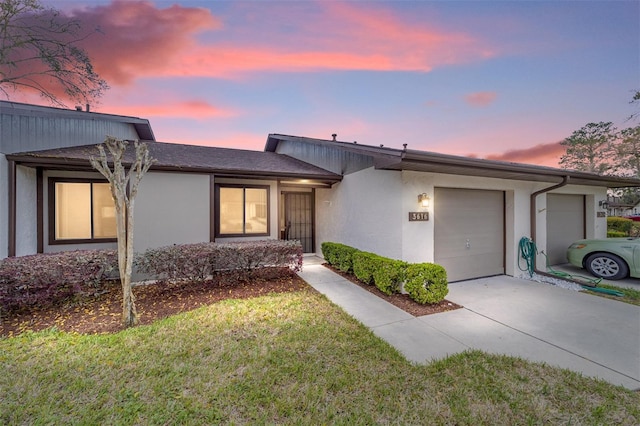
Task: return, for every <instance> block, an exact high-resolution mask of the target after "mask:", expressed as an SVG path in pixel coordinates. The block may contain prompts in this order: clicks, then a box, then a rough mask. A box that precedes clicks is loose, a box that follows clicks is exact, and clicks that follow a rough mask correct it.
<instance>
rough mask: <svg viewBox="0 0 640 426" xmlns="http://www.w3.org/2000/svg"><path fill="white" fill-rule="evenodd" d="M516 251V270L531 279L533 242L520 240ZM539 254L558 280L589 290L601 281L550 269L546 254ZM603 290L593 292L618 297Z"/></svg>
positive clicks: (528, 239)
mask: <svg viewBox="0 0 640 426" xmlns="http://www.w3.org/2000/svg"><path fill="white" fill-rule="evenodd" d="M518 251H519V253H520V257H519V258H518V268H520V270H521V271H527V272H529V276H530V277H533V274H534V273H535V263H534V262H535V256H536V254H537V253H538V249H537V247H536V243H535V241H533V240H532V239H531V238H529V237H522V238H520V243H519V244H518ZM541 253H542V254H543V255H544V257H545V258H546V260H547V261H546V263H547V271H548V273H549V274H551V275H554V276H556V277H558V278H563V279H566V280H569V281H574V282H576V283H578V284H580V285H582V286H583V287H585V286H589V288H590V289H591V288H595V287H596V286H597V285H598V284H600V282H601V281H602V278H589V277H583V276H581V275H572V274H569V273H567V272H562V271H556V270H555V269H553V268H552V267H551V265H549V258H548V256H547V254H546V253H545V252H541ZM522 259H524V261H525V262H526V268H523V267H522ZM603 290H606V289H603V288H599V289H598V290H594V291H598V292H600V293H607V294H613V295H614V296H618V294H614V293H609V291H611V290H609V291H603Z"/></svg>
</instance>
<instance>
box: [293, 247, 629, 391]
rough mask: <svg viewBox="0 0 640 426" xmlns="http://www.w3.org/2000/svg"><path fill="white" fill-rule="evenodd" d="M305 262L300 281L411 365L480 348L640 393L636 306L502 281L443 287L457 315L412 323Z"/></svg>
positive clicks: (501, 278)
mask: <svg viewBox="0 0 640 426" xmlns="http://www.w3.org/2000/svg"><path fill="white" fill-rule="evenodd" d="M315 263H316V264H314V262H313V261H308V260H307V258H305V266H304V268H303V271H302V272H301V273H300V276H301V277H302V278H303V279H304V280H305V281H307V282H308V283H309V284H310V285H312V286H313V287H314V288H316V289H317V290H318V291H320V292H321V293H323V294H325V295H326V296H327V297H328V298H329V299H330V300H332V301H333V302H334V303H336V304H337V305H339V306H341V307H342V308H343V309H344V310H345V311H346V312H347V313H349V314H351V315H352V316H353V317H355V318H356V319H358V320H359V321H361V322H362V323H364V324H365V325H366V326H367V327H369V328H370V329H371V330H373V332H374V333H375V334H376V335H378V336H379V337H381V338H383V339H385V340H386V341H387V342H389V343H390V344H391V345H393V346H394V347H396V348H397V349H398V350H399V351H400V352H401V353H403V354H404V356H405V357H406V358H407V359H409V360H411V361H414V362H419V363H424V362H429V361H431V360H435V359H440V358H444V357H446V356H448V355H453V354H456V353H459V352H463V351H465V350H468V349H480V350H482V351H485V352H488V353H494V354H506V355H512V356H519V357H522V358H525V359H528V360H531V361H536V362H544V363H547V364H549V365H553V366H558V367H562V368H567V369H570V370H573V371H577V372H580V373H582V374H584V375H586V376H591V377H597V378H600V379H604V380H606V381H608V382H610V383H613V384H616V385H622V386H624V387H626V388H629V389H640V307H638V306H634V305H629V304H626V303H622V302H618V301H615V300H609V299H604V298H602V297H598V296H594V295H590V294H585V293H580V292H576V291H573V290H565V289H562V288H559V287H555V286H552V285H550V284H542V283H537V282H533V281H528V280H522V279H518V278H513V277H508V276H497V277H490V278H483V279H477V280H471V281H464V282H458V283H452V284H450V285H449V290H450V291H449V295H448V296H447V299H448V300H450V301H452V302H455V303H457V304H460V305H462V306H464V308H463V309H458V310H455V311H449V312H444V313H440V314H435V315H427V316H423V317H417V318H416V317H413V316H412V315H410V314H408V313H406V312H404V311H402V310H401V309H399V308H396V307H395V306H393V305H391V304H389V303H387V302H385V301H384V300H382V299H380V298H378V297H377V296H375V295H372V294H371V293H369V292H367V291H366V290H363V289H361V288H360V287H358V286H356V285H354V284H352V283H350V282H349V281H347V280H345V279H344V278H342V277H341V276H339V275H337V274H335V273H333V272H331V271H330V270H328V269H327V268H325V267H323V266H321V265H319V264H317V263H318V262H315Z"/></svg>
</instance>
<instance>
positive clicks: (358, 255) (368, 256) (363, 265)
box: [325, 251, 380, 284]
mask: <svg viewBox="0 0 640 426" xmlns="http://www.w3.org/2000/svg"><path fill="white" fill-rule="evenodd" d="M351 258H352V261H353V275H355V276H356V278H357V279H359V280H360V281H362V282H363V283H365V284H372V283H373V273H374V271H375V269H376V267H377V265H378V263H377V262H376V260H377V259H378V258H380V256H378V255H377V254H374V253H369V252H366V251H355V252H354V253H353V254H352V255H351ZM325 259H326V256H325ZM327 262H329V261H328V260H327ZM329 264H331V262H329Z"/></svg>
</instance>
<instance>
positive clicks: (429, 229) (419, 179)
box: [316, 168, 606, 276]
mask: <svg viewBox="0 0 640 426" xmlns="http://www.w3.org/2000/svg"><path fill="white" fill-rule="evenodd" d="M550 186H552V184H548V183H537V182H528V181H513V180H506V179H496V178H480V177H468V176H458V175H446V174H435V173H423V172H413V171H403V172H390V171H384V170H374V169H373V168H370V169H366V170H363V171H361V172H357V173H353V174H351V175H347V176H345V177H344V180H343V181H342V182H341V183H338V184H336V185H334V186H333V188H331V189H318V190H317V191H316V194H317V196H316V216H317V244H316V245H317V252H318V253H319V252H320V244H321V243H322V242H323V241H336V242H341V243H344V244H348V245H351V246H354V247H357V248H359V249H361V250H367V251H372V252H375V253H378V254H381V255H384V256H389V257H393V258H398V259H403V260H406V261H409V262H432V261H433V259H434V217H433V211H434V210H433V209H434V206H435V205H436V203H437V202H438V200H437V199H436V198H435V197H434V188H436V187H441V188H462V189H483V190H497V191H504V193H505V273H506V274H508V275H514V276H519V275H521V274H523V272H522V271H520V269H519V267H518V260H519V259H518V257H519V255H518V246H519V242H520V239H521V238H522V237H529V236H530V232H531V231H530V224H531V223H530V220H529V217H530V195H531V193H533V192H535V191H538V190H541V189H544V188H548V187H550ZM423 192H426V193H427V194H428V195H429V197H431V205H430V207H429V208H422V207H420V206H419V205H418V194H421V193H423ZM554 192H556V193H566V194H582V195H585V199H586V205H587V215H586V228H587V237H588V238H602V237H605V236H606V218H597V217H596V212H597V211H598V203H597V201H598V200H600V199H604V198H605V195H606V189H605V188H598V187H589V186H573V185H570V186H567V187H564V188H561V189H559V190H556V191H554ZM470 208H473V206H470ZM536 209H537V214H536V221H537V222H536V223H537V244H538V249H539V250H546V196H545V195H544V194H543V195H540V196H539V197H538V200H537V206H536ZM415 211H428V212H429V214H430V217H429V220H428V221H420V222H410V221H409V219H408V214H409V212H415ZM538 266H539V268H540V269H544V268H545V263H544V257H540V258H538Z"/></svg>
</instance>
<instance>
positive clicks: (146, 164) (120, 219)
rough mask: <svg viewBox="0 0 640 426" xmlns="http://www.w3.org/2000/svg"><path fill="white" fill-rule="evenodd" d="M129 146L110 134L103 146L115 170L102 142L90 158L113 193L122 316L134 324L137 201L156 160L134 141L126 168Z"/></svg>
mask: <svg viewBox="0 0 640 426" xmlns="http://www.w3.org/2000/svg"><path fill="white" fill-rule="evenodd" d="M128 145H129V143H128V142H127V141H123V140H120V139H116V138H114V137H111V136H107V138H106V140H105V141H104V146H106V147H107V150H108V151H109V154H110V155H111V158H112V161H113V170H111V168H110V167H109V158H108V156H107V153H106V151H105V149H104V147H103V146H102V145H98V153H99V156H98V157H97V158H95V157H91V158H90V161H91V165H92V166H93V167H94V168H95V169H96V170H98V171H99V172H100V173H102V175H103V176H104V177H106V178H107V180H108V181H109V183H110V186H111V196H112V197H113V202H114V204H115V209H116V228H117V234H118V267H119V270H120V281H121V283H122V319H123V322H124V325H125V326H126V327H131V326H133V325H136V324H137V322H138V313H137V311H136V305H135V297H134V295H133V291H132V289H131V273H132V268H133V211H134V201H135V198H136V195H137V194H138V185H139V184H140V181H141V180H142V177H143V176H144V174H145V173H146V172H147V171H148V170H149V168H150V167H151V165H152V164H153V163H154V161H155V160H154V159H152V158H151V156H150V155H149V150H148V148H147V144H145V143H140V142H138V141H135V142H134V147H135V158H134V159H133V161H132V164H131V167H130V168H129V171H127V170H126V169H125V166H124V165H123V157H124V154H125V152H126V150H127V146H128ZM132 174H133V178H132ZM127 189H128V192H127Z"/></svg>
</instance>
